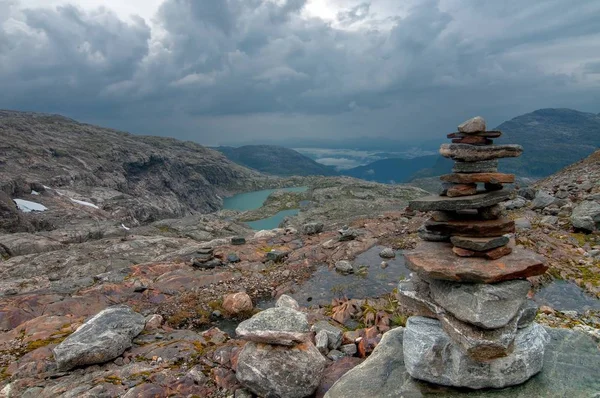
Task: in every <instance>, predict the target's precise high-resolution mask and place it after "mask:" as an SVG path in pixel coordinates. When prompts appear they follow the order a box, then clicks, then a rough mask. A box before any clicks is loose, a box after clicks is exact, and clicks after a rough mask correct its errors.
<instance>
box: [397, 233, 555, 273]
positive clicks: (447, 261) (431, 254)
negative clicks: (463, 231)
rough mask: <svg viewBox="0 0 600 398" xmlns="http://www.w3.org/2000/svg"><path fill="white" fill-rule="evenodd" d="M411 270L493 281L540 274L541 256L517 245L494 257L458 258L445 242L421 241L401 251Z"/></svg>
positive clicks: (545, 267) (543, 267)
mask: <svg viewBox="0 0 600 398" xmlns="http://www.w3.org/2000/svg"><path fill="white" fill-rule="evenodd" d="M404 258H405V259H406V265H407V267H408V268H409V269H411V270H412V271H415V272H416V273H418V274H421V275H423V276H425V277H427V278H431V279H441V280H447V281H457V282H468V283H496V282H502V281H508V280H513V279H522V278H527V277H530V276H536V275H542V274H543V273H544V272H546V270H547V269H548V266H546V265H545V264H544V258H543V257H542V256H540V255H538V254H536V253H533V252H531V251H529V250H525V249H522V248H519V247H516V248H514V250H513V252H512V253H511V254H509V255H507V256H504V257H502V258H500V259H497V260H487V259H482V258H476V257H458V256H456V255H455V254H454V253H453V252H452V245H451V244H448V243H434V242H421V243H419V244H418V245H417V247H416V248H415V249H414V250H410V251H407V252H405V253H404Z"/></svg>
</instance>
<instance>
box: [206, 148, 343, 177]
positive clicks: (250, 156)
mask: <svg viewBox="0 0 600 398" xmlns="http://www.w3.org/2000/svg"><path fill="white" fill-rule="evenodd" d="M215 149H217V150H218V151H220V152H222V153H223V154H224V155H225V156H227V158H228V159H229V160H231V161H233V162H235V163H237V164H240V165H242V166H246V167H249V168H252V169H255V170H258V171H260V172H263V173H268V174H272V175H278V176H309V175H322V176H334V175H337V174H338V173H337V172H336V171H335V169H334V168H333V167H329V166H325V165H323V164H320V163H317V162H315V161H314V160H312V159H311V158H309V157H306V156H304V155H302V154H300V153H299V152H296V151H294V150H293V149H289V148H284V147H280V146H275V145H246V146H242V147H239V148H233V147H218V148H215Z"/></svg>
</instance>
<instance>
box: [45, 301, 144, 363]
mask: <svg viewBox="0 0 600 398" xmlns="http://www.w3.org/2000/svg"><path fill="white" fill-rule="evenodd" d="M145 324H146V319H145V318H144V317H143V316H142V315H140V314H138V313H137V312H134V311H133V310H132V309H131V308H129V307H127V306H124V305H120V306H115V307H110V308H107V309H105V310H103V311H101V312H100V313H98V314H97V315H96V316H94V317H93V318H92V319H90V320H88V321H87V322H86V323H84V324H83V325H81V326H80V327H79V329H77V330H76V331H75V333H73V334H72V335H70V336H69V337H67V338H66V339H65V340H64V341H63V342H62V343H60V344H59V345H58V346H57V347H55V348H54V350H53V352H54V358H55V359H56V363H57V366H58V369H59V370H69V369H72V368H74V367H77V366H85V365H93V364H99V363H104V362H107V361H110V360H112V359H115V358H116V357H118V356H119V355H121V354H122V353H123V352H124V351H125V350H126V349H127V348H129V347H131V344H132V340H133V338H134V337H136V336H137V335H138V334H140V333H141V332H142V330H144V325H145Z"/></svg>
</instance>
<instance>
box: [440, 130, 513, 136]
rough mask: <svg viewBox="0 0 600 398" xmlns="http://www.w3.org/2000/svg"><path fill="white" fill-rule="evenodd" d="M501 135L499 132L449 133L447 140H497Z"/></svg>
mask: <svg viewBox="0 0 600 398" xmlns="http://www.w3.org/2000/svg"><path fill="white" fill-rule="evenodd" d="M501 135H502V132H501V131H497V130H491V131H480V132H477V133H468V134H467V133H450V134H448V135H447V137H448V138H466V137H486V138H498V137H500V136H501Z"/></svg>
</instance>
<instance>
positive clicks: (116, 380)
mask: <svg viewBox="0 0 600 398" xmlns="http://www.w3.org/2000/svg"><path fill="white" fill-rule="evenodd" d="M104 381H105V382H106V383H110V384H114V385H120V384H123V380H122V379H121V378H120V377H118V376H115V375H111V376H106V377H105V378H104Z"/></svg>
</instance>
